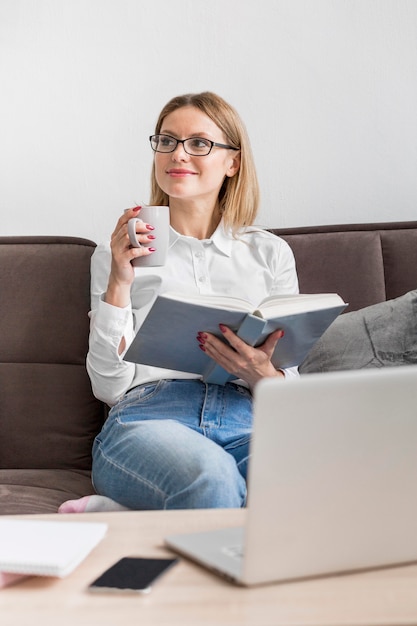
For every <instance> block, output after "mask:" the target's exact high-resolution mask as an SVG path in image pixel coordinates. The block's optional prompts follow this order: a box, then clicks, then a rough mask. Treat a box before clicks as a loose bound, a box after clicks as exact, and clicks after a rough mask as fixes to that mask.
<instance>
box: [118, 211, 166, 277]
mask: <svg viewBox="0 0 417 626" xmlns="http://www.w3.org/2000/svg"><path fill="white" fill-rule="evenodd" d="M137 222H144V223H145V224H150V226H153V227H154V230H152V231H150V232H149V234H152V235H154V237H155V239H152V240H149V243H139V241H138V239H137V236H136V223H137ZM127 230H128V233H129V239H130V243H131V245H132V246H133V247H134V248H141V247H142V246H143V247H144V248H149V247H151V248H155V252H152V254H147V255H145V256H141V257H138V258H136V259H133V260H132V265H134V266H135V267H157V266H159V265H165V262H166V258H167V253H168V246H169V207H167V206H143V207H142V208H141V210H140V211H139V214H138V217H132V218H130V220H129V221H128V223H127Z"/></svg>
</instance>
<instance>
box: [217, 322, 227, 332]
mask: <svg viewBox="0 0 417 626" xmlns="http://www.w3.org/2000/svg"><path fill="white" fill-rule="evenodd" d="M219 328H220V330H221V331H222V333H224V332H226V330H227V326H225V325H224V324H219Z"/></svg>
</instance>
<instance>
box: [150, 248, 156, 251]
mask: <svg viewBox="0 0 417 626" xmlns="http://www.w3.org/2000/svg"><path fill="white" fill-rule="evenodd" d="M148 250H149V252H155V251H156V248H148Z"/></svg>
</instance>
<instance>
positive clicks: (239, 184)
mask: <svg viewBox="0 0 417 626" xmlns="http://www.w3.org/2000/svg"><path fill="white" fill-rule="evenodd" d="M150 140H151V147H152V148H153V150H154V153H155V154H154V163H153V169H152V192H151V199H150V204H151V205H152V204H153V205H169V207H170V220H171V233H170V248H169V252H168V260H167V263H166V265H165V266H164V267H157V268H146V269H145V268H133V266H132V264H131V261H132V259H134V258H135V257H138V256H141V255H148V254H152V251H153V250H155V248H156V247H157V246H158V241H157V239H155V238H154V237H153V235H152V225H147V224H144V223H143V222H140V221H139V222H137V226H136V232H137V237H138V240H139V242H141V243H145V242H146V243H148V244H149V241H151V242H152V245H153V246H154V247H151V248H148V247H140V248H132V247H131V246H130V244H129V238H128V234H127V222H128V220H129V219H130V218H132V217H135V216H138V215H139V216H140V207H134V208H132V209H129V210H127V211H125V212H124V213H123V214H122V215H121V217H120V218H119V220H118V222H117V225H116V228H115V230H114V232H113V235H112V238H111V244H110V246H99V247H98V248H97V250H96V252H95V254H94V256H93V259H92V311H91V332H90V348H89V353H88V357H87V369H88V373H89V375H90V378H91V382H92V386H93V391H94V393H95V395H96V396H97V397H98V398H99V399H101V400H103V401H104V402H106V403H107V404H109V405H110V406H111V407H112V409H111V411H110V414H109V417H108V419H107V421H106V423H105V425H104V427H103V430H102V432H101V433H100V434H99V435H98V437H97V438H96V441H95V443H94V448H93V475H92V476H93V483H94V486H95V489H96V491H97V493H98V494H101V495H102V496H106V498H101V497H100V496H92V497H91V498H87V499H86V498H84V499H82V502H81V501H78V502H79V504H78V506H76V505H74V504H72V505H71V504H69V505H68V503H67V505H66V506H64V507H61V510H63V511H64V512H68V511H69V510H77V511H80V510H85V509H86V508H87V510H98V509H100V508H106V507H110V508H112V506H113V505H112V502H113V503H114V502H115V503H118V504H114V507H116V508H117V506H118V505H121V508H123V507H125V508H129V509H165V508H166V509H168V508H209V507H242V506H245V503H246V475H247V466H248V456H249V452H248V448H249V443H250V436H251V424H252V412H251V405H252V396H251V391H252V390H253V388H254V386H255V385H256V383H257V382H258V381H259V380H260V379H261V378H264V377H272V376H274V377H280V378H284V377H285V376H294V375H297V372H296V369H292V370H287V371H280V370H278V371H277V370H276V369H275V368H274V366H273V365H272V363H271V361H270V357H271V355H272V352H273V350H274V348H275V346H276V344H277V342H278V341H279V339H280V337H281V334H282V333H281V331H276V332H274V333H272V334H271V335H270V336H269V337H268V338H267V340H266V341H265V343H264V344H263V345H262V346H261V347H258V348H253V347H249V346H248V345H246V344H245V343H244V342H243V341H242V340H240V339H239V338H238V337H237V336H236V335H235V333H234V332H232V330H230V329H229V328H227V327H225V326H223V325H220V330H221V333H222V335H223V338H224V339H225V340H226V343H225V342H223V341H221V340H220V339H219V338H217V337H216V336H214V335H212V334H210V333H207V332H205V329H204V328H202V329H201V332H200V333H199V334H198V336H197V337H196V341H198V342H199V344H200V347H201V349H202V350H204V351H205V353H206V354H207V355H208V356H210V357H211V358H213V359H214V360H215V361H217V362H218V363H219V364H220V365H221V366H223V367H224V368H225V369H226V370H227V371H228V372H230V373H233V374H234V375H235V376H236V378H237V380H235V381H234V382H233V383H228V384H227V385H225V386H218V385H211V384H205V383H203V382H202V381H201V380H200V377H199V376H197V375H195V374H188V373H184V372H177V371H172V370H165V369H161V368H155V367H150V366H145V365H134V364H132V363H128V362H125V361H124V360H123V355H124V353H125V351H126V348H127V346H128V345H129V344H130V342H131V340H132V339H133V337H134V335H135V332H136V331H137V329H138V327H139V326H140V324H141V323H142V321H143V319H144V318H145V316H146V313H147V312H148V310H149V308H150V306H151V304H152V302H153V301H154V299H155V297H156V295H157V294H159V293H162V292H164V291H168V290H169V291H176V292H181V291H182V292H185V293H201V294H208V293H223V294H224V293H227V294H230V295H234V296H237V297H243V298H245V299H246V300H249V301H251V302H252V303H253V305H254V306H256V305H257V304H258V303H259V302H260V301H261V300H262V299H263V298H265V297H266V296H268V295H274V294H280V293H297V292H298V282H297V276H296V271H295V263H294V258H293V255H292V252H291V250H290V248H289V247H288V245H287V244H286V243H285V242H284V241H283V240H281V239H279V238H277V237H276V236H274V235H272V234H270V233H268V232H266V231H264V230H262V229H259V228H258V229H257V228H255V227H253V226H252V224H253V222H254V219H255V217H256V214H257V210H258V201H259V192H258V182H257V177H256V172H255V167H254V163H253V158H252V154H251V149H250V144H249V140H248V137H247V134H246V130H245V128H244V126H243V124H242V122H241V120H240V118H239V116H238V115H237V113H236V111H235V110H234V109H233V108H232V107H231V106H230V105H228V104H227V103H226V102H225V101H224V100H223V99H221V98H220V97H219V96H217V95H215V94H213V93H210V92H204V93H201V94H188V95H184V96H179V97H176V98H174V99H172V100H171V101H170V102H168V104H167V105H166V106H165V107H164V109H163V110H162V112H161V114H160V116H159V119H158V122H157V124H156V128H155V135H153V136H152V137H151V138H150ZM219 321H221V320H219ZM167 324H169V320H167ZM107 498H110V500H108V499H107ZM71 507H72V508H71Z"/></svg>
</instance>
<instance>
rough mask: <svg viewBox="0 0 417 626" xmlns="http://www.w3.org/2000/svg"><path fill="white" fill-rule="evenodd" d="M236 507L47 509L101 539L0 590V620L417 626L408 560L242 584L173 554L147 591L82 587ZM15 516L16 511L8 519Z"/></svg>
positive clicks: (91, 625)
mask: <svg viewBox="0 0 417 626" xmlns="http://www.w3.org/2000/svg"><path fill="white" fill-rule="evenodd" d="M244 516H245V511H244V510H207V511H206V510H205V511H158V512H152V511H143V512H128V513H103V514H102V513H90V514H84V515H62V516H55V515H47V516H42V519H56V517H59V518H60V519H71V520H74V521H81V520H83V521H88V520H89V521H105V522H107V523H108V525H109V530H108V533H107V535H106V537H105V538H104V540H103V541H102V542H101V543H100V544H99V545H98V546H97V547H96V548H95V549H94V551H93V552H92V553H91V554H90V555H89V556H88V557H87V558H86V560H85V561H84V562H83V563H82V564H81V565H80V566H79V567H78V568H77V569H76V570H75V571H74V572H73V573H72V574H71V575H70V576H68V577H67V578H64V579H54V578H41V577H36V578H30V579H26V580H24V581H22V582H20V583H19V584H17V585H15V586H13V587H8V588H5V589H2V590H0V615H1V624H2V626H30V624H32V623H34V624H35V626H52V625H53V626H96V625H100V626H130V625H137V626H148V625H152V626H207V625H212V624H216V625H218V626H223V625H224V626H235V625H236V626H237V625H239V626H245V625H253V626H278V625H279V624H285V625H289V624H297V625H301V624H308V625H312V624H317V625H320V626H326V625H330V624H331V625H332V626H337V625H338V624H349V625H354V624H361V625H365V624H378V625H385V624H392V625H396V626H398V625H400V624H417V565H411V566H407V567H401V568H392V569H384V570H379V571H373V572H366V573H361V574H352V575H346V576H336V577H331V578H321V579H315V580H309V581H303V582H295V583H286V584H274V585H267V586H263V587H258V588H252V589H245V588H241V587H238V586H235V585H233V584H231V583H228V582H226V581H224V580H222V579H221V578H219V577H217V576H216V575H214V574H212V573H210V572H208V571H206V570H205V569H203V568H201V567H199V566H197V565H195V564H193V563H190V562H188V561H186V560H184V559H181V561H180V563H179V564H178V565H176V566H175V567H174V568H172V569H171V570H170V571H168V572H167V573H166V574H164V576H163V577H162V578H161V579H160V580H159V581H158V582H157V583H156V584H155V586H154V587H153V588H152V591H151V592H150V593H149V594H141V595H139V594H138V595H136V594H134V595H133V594H132V595H130V594H129V595H126V594H112V593H109V594H104V593H103V594H101V593H100V594H91V593H89V592H87V591H86V588H87V585H88V584H89V583H90V582H91V581H92V580H93V579H94V578H96V577H97V576H98V575H99V574H100V573H101V572H102V571H103V570H104V569H106V568H107V567H109V566H110V565H111V564H113V563H114V562H115V561H116V560H117V559H119V558H120V557H122V556H144V557H149V556H159V557H162V556H167V555H170V554H171V553H170V552H169V551H168V550H167V549H166V548H165V547H164V544H163V538H164V537H165V536H166V535H168V534H171V533H176V532H188V531H196V530H208V529H211V528H220V527H222V526H235V525H239V524H241V523H243V521H244ZM16 519H17V518H16Z"/></svg>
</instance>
